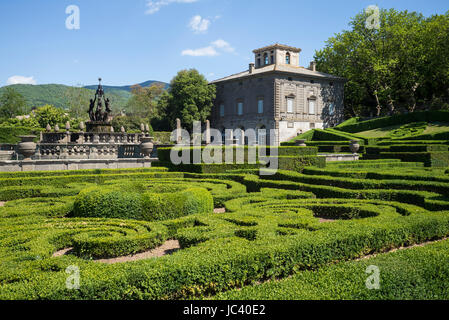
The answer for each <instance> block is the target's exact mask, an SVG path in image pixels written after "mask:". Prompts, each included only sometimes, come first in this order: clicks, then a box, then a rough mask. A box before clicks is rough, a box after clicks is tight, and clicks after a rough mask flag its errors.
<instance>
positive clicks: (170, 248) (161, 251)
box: [53, 240, 181, 264]
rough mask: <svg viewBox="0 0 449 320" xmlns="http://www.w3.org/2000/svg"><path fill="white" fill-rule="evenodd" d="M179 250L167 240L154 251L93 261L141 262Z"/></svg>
mask: <svg viewBox="0 0 449 320" xmlns="http://www.w3.org/2000/svg"><path fill="white" fill-rule="evenodd" d="M72 249H73V248H65V249H62V250H59V251H56V252H55V253H53V257H61V256H63V255H65V254H69V253H70V251H71V250H72ZM179 249H181V247H180V246H179V242H178V240H168V241H166V242H165V243H164V244H163V245H161V246H160V247H157V248H154V249H151V250H148V251H144V252H141V253H137V254H132V255H128V256H122V257H117V258H109V259H98V260H93V261H94V262H100V263H108V264H113V263H123V262H130V261H138V260H143V259H150V258H158V257H163V256H165V255H169V254H172V253H174V252H176V251H178V250H179Z"/></svg>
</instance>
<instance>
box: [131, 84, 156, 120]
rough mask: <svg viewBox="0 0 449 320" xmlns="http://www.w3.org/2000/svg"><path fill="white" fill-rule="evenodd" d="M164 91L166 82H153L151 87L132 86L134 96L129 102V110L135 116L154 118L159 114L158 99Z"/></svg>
mask: <svg viewBox="0 0 449 320" xmlns="http://www.w3.org/2000/svg"><path fill="white" fill-rule="evenodd" d="M163 91H164V84H161V83H153V84H152V85H151V86H149V87H141V86H140V85H134V86H132V87H131V93H132V97H131V98H130V99H129V101H128V104H127V111H128V112H129V113H130V114H131V115H132V116H135V117H140V118H144V119H149V120H151V119H153V118H155V117H157V116H158V110H157V100H158V98H159V97H160V96H161V95H162V93H163Z"/></svg>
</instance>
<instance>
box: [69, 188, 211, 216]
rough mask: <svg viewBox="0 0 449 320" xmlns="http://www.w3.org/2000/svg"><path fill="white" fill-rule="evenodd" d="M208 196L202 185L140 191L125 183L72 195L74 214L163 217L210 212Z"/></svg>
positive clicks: (209, 196)
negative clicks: (180, 189)
mask: <svg viewBox="0 0 449 320" xmlns="http://www.w3.org/2000/svg"><path fill="white" fill-rule="evenodd" d="M213 204H214V201H213V198H212V195H211V194H210V193H209V191H207V190H206V189H203V188H188V189H186V190H182V191H178V192H175V193H151V192H142V190H140V192H138V191H135V190H133V188H129V186H126V185H125V186H121V187H119V186H117V185H115V186H101V187H97V186H95V187H90V188H87V189H84V190H82V191H81V192H80V193H79V195H78V196H77V197H76V200H75V203H74V210H73V214H74V216H76V217H97V218H121V219H135V220H146V221H156V220H167V219H174V218H178V217H182V216H185V215H190V214H194V213H210V212H212V210H213V208H214V206H213Z"/></svg>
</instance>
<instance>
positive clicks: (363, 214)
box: [0, 149, 449, 299]
mask: <svg viewBox="0 0 449 320" xmlns="http://www.w3.org/2000/svg"><path fill="white" fill-rule="evenodd" d="M309 150H310V149H309ZM307 156H311V155H307ZM0 201H4V202H5V203H4V205H3V206H2V207H0V217H1V218H0V225H1V228H0V244H1V245H0V261H1V265H2V268H1V270H0V299H188V298H214V297H215V298H220V297H222V298H223V297H224V298H226V297H237V298H238V297H241V298H245V299H251V297H252V296H253V297H254V298H257V297H259V296H263V297H267V298H278V297H276V296H275V295H272V294H271V293H270V292H271V291H270V292H269V291H267V290H272V289H270V288H271V285H269V284H268V285H262V286H254V284H256V283H259V282H262V283H263V282H266V281H269V280H273V279H283V278H287V277H289V276H292V275H293V278H291V279H292V280H286V281H287V282H286V283H285V284H283V283H284V282H281V285H285V286H286V287H291V286H295V285H296V286H297V284H295V283H293V282H291V281H295V279H297V278H298V279H306V280H307V279H309V278H308V277H312V276H313V273H314V272H324V273H326V272H334V273H338V272H340V273H341V272H343V271H342V270H346V269H347V270H349V271H350V272H352V273H353V274H354V279H358V278H360V277H363V276H364V273H362V274H361V275H358V274H357V275H356V274H355V273H356V271H354V270H358V269H357V268H358V267H357V265H354V264H353V263H352V262H350V261H352V260H354V259H357V258H361V257H364V256H366V255H370V254H374V253H382V252H386V251H388V250H391V249H393V248H399V247H402V246H411V245H415V244H420V243H424V242H426V241H434V240H438V239H443V238H445V237H446V236H447V235H449V176H447V175H446V174H445V172H444V169H434V168H424V167H423V165H421V166H420V165H413V166H408V165H406V163H404V162H401V161H400V160H397V159H396V160H385V159H380V160H365V161H359V162H357V163H356V162H353V163H344V162H341V163H337V164H335V165H328V166H327V167H326V168H320V167H318V166H303V167H301V169H300V170H279V171H278V172H276V173H275V174H273V175H263V174H261V173H260V172H259V169H254V168H248V167H244V168H241V167H235V168H226V169H223V168H222V169H221V170H219V172H211V173H202V172H200V173H199V172H176V171H174V170H173V168H165V167H154V168H150V169H127V170H125V169H122V170H85V171H72V172H70V171H69V172H41V173H37V172H30V173H14V174H12V173H0ZM219 208H224V209H222V211H217V210H214V209H219ZM223 211H224V212H223ZM219 212H221V213H219ZM167 240H177V241H178V242H179V246H180V249H179V250H177V251H176V252H173V253H172V254H166V255H164V256H162V257H157V258H156V257H153V258H147V259H141V260H138V261H133V262H123V263H112V264H105V263H102V262H100V261H97V260H98V259H105V258H116V257H123V256H127V255H132V254H136V253H142V252H147V251H149V250H152V249H155V248H158V247H159V246H161V245H162V244H164V243H165V242H166V241H167ZM61 250H65V251H64V253H65V254H58V255H56V256H55V253H57V252H61ZM410 250H414V249H410ZM344 261H349V262H344ZM337 262H338V263H337ZM335 263H337V267H335V268H336V269H335V268H334V267H332V265H333V264H335ZM430 265H432V266H434V269H435V268H436V266H435V265H436V262H435V263H434V264H430ZM70 266H76V267H77V268H79V272H80V286H79V288H78V289H70V288H67V287H66V280H67V276H68V274H67V272H66V270H67V268H68V267H70ZM329 268H331V269H329ZM345 268H346V269H345ZM429 268H430V267H429ZM334 269H335V270H334ZM326 270H329V271H326ZM432 270H433V269H432ZM393 274H394V272H393ZM389 276H391V274H390V273H389ZM329 277H330V276H327V279H329ZM392 277H393V276H392ZM411 277H417V275H416V274H415V273H413V274H412V275H411ZM324 278H326V277H324ZM289 279H290V278H289ZM409 280H410V279H409ZM412 280H413V279H412ZM412 280H410V281H412ZM297 281H299V280H297ZM304 281H305V280H304ZM307 281H309V280H307ZM338 281H339V280H338V279H335V281H331V280H329V285H330V286H337V285H338V283H339V282H338ZM276 283H277V282H276ZM345 285H346V284H345V283H343V284H342V286H345ZM241 287H244V290H242V291H241V295H239V293H236V292H240V291H232V290H235V289H237V288H241ZM387 289H388V287H387ZM387 289H386V291H382V289H381V290H380V291H379V292H377V293H376V294H377V296H376V297H377V298H386V297H391V296H392V293H391V292H390V291H388V290H387ZM313 290H316V288H312V287H307V286H305V287H303V289H302V291H301V295H300V296H301V297H321V298H322V297H323V296H320V295H313V294H312V293H314V292H315V291H313ZM348 290H349V289H348ZM404 290H405V291H400V292H403V294H404V295H405V293H406V292H408V291H407V290H412V289H410V288H408V289H404ZM252 292H254V293H252ZM348 292H350V293H351V294H349V293H348V295H347V297H350V298H353V299H363V298H367V297H368V298H369V297H371V296H369V295H367V294H366V293H364V291H363V290H362V289H361V287H360V286H358V285H357V286H356V288H355V289H354V288H352V289H351V290H350V291H348ZM404 292H405V293H404ZM228 293H229V295H228ZM315 293H316V292H315ZM329 294H330V293H329ZM330 295H331V294H330ZM393 296H394V295H393ZM396 296H398V294H396ZM399 296H400V295H399ZM295 297H298V296H297V295H296V296H293V295H292V296H291V297H288V296H283V298H295ZM326 297H328V298H329V297H332V295H331V296H326ZM446 298H447V296H446Z"/></svg>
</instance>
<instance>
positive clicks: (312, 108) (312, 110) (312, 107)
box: [309, 100, 315, 114]
mask: <svg viewBox="0 0 449 320" xmlns="http://www.w3.org/2000/svg"><path fill="white" fill-rule="evenodd" d="M309 114H315V100H309Z"/></svg>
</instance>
